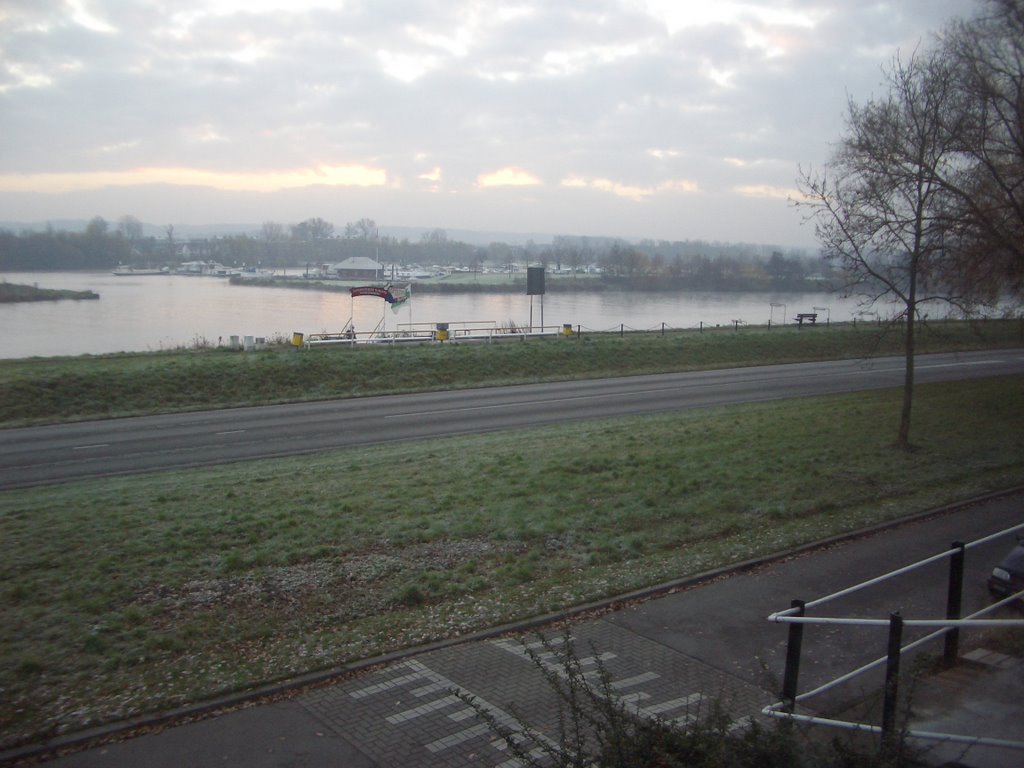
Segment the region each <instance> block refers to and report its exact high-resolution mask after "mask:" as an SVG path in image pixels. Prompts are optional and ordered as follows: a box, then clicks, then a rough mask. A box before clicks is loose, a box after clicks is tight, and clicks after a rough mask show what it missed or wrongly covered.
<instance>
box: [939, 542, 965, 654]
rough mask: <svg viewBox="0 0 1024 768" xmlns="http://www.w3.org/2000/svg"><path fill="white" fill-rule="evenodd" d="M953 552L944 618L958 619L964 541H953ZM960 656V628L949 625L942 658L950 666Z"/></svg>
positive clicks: (962, 584) (962, 586)
mask: <svg viewBox="0 0 1024 768" xmlns="http://www.w3.org/2000/svg"><path fill="white" fill-rule="evenodd" d="M950 549H953V550H954V552H953V554H952V555H951V556H950V558H949V591H948V592H947V595H946V618H947V619H959V618H960V607H961V602H962V599H963V592H964V543H963V542H962V541H954V542H953V543H952V544H951V545H950ZM959 656H960V628H959V627H950V628H949V629H948V630H947V631H946V638H945V647H944V650H943V654H942V659H943V661H944V662H945V664H946V666H948V667H952V666H953V665H954V664H956V661H957V658H959Z"/></svg>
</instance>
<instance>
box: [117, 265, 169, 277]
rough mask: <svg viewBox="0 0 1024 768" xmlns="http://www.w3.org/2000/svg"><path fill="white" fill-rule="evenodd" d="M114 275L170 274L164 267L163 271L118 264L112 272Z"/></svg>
mask: <svg viewBox="0 0 1024 768" xmlns="http://www.w3.org/2000/svg"><path fill="white" fill-rule="evenodd" d="M114 274H115V275H120V276H122V277H124V276H126V275H166V274H170V270H168V269H167V268H166V267H164V268H163V269H157V268H155V267H133V266H130V265H125V264H119V265H118V266H117V269H115V270H114Z"/></svg>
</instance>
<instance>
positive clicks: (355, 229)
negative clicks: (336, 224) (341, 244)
mask: <svg viewBox="0 0 1024 768" xmlns="http://www.w3.org/2000/svg"><path fill="white" fill-rule="evenodd" d="M376 236H377V222H375V221H374V220H373V219H368V218H365V217H364V218H362V219H360V220H359V221H356V222H349V223H348V224H346V225H345V237H346V238H348V239H353V238H362V239H363V240H369V239H370V238H372V237H376Z"/></svg>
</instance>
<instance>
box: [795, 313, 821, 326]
mask: <svg viewBox="0 0 1024 768" xmlns="http://www.w3.org/2000/svg"><path fill="white" fill-rule="evenodd" d="M805 321H806V322H808V323H810V324H811V325H814V324H815V323H817V322H818V313H817V312H801V313H800V314H798V315H797V316H796V324H797V325H803V324H804V322H805Z"/></svg>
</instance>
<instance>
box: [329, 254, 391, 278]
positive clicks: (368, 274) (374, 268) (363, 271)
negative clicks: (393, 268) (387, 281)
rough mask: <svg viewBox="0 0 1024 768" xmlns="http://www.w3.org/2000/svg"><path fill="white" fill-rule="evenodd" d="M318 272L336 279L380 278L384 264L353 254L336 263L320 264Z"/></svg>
mask: <svg viewBox="0 0 1024 768" xmlns="http://www.w3.org/2000/svg"><path fill="white" fill-rule="evenodd" d="M320 273H321V274H322V275H323V276H324V277H333V278H336V279H338V280H382V279H383V277H384V265H383V264H378V263H377V262H376V261H374V260H373V259H371V258H369V257H366V256H353V257H352V258H350V259H345V260H344V261H339V262H338V263H337V264H324V265H322V266H321V267H320Z"/></svg>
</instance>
